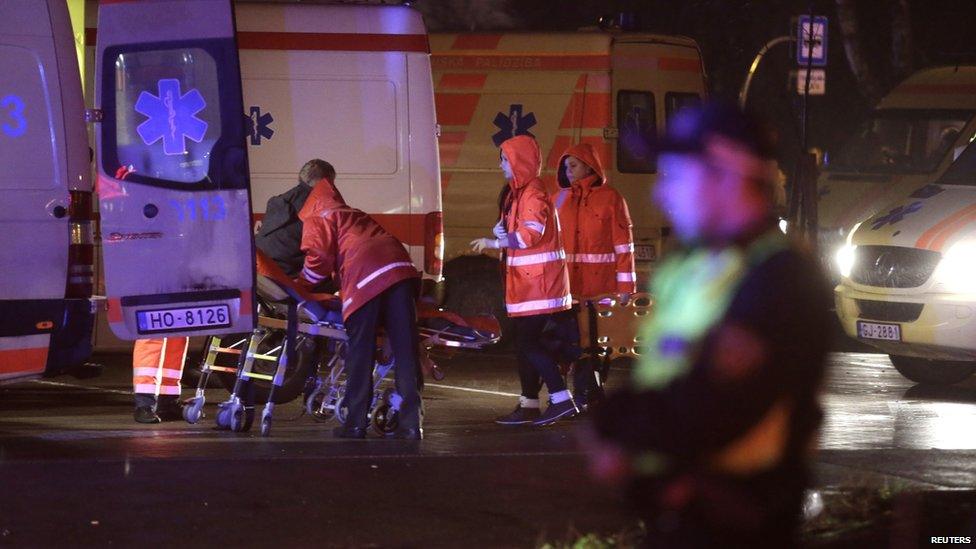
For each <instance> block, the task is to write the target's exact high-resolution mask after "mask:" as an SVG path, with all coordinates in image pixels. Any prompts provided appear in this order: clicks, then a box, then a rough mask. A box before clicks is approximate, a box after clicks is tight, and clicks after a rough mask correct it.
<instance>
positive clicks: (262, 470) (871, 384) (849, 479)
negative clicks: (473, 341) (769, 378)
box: [0, 351, 976, 547]
mask: <svg viewBox="0 0 976 549" xmlns="http://www.w3.org/2000/svg"><path fill="white" fill-rule="evenodd" d="M97 358H98V359H99V360H100V361H101V362H103V363H105V364H106V368H105V372H104V374H103V375H102V377H100V378H96V379H92V380H87V381H78V380H75V379H73V378H70V377H67V378H57V379H54V380H45V381H35V382H26V383H20V384H15V385H8V386H3V387H0V494H3V496H2V497H0V545H12V546H53V545H59V546H64V545H66V544H67V545H71V546H122V547H131V546H137V545H138V546H162V545H173V544H177V543H178V544H179V545H183V546H187V545H189V546H204V545H213V544H217V543H220V544H232V545H234V546H257V545H267V544H275V545H277V546H287V547H292V546H301V547H304V546H311V545H313V544H314V545H316V546H326V547H329V546H377V547H378V546H383V547H457V546H477V547H482V546H491V547H531V546H534V545H536V544H537V543H538V542H539V541H540V540H559V539H566V538H567V537H568V536H569V533H570V532H572V531H578V532H590V531H599V532H616V531H620V530H622V529H624V528H628V527H630V526H632V525H633V524H634V518H633V517H632V516H630V514H629V513H628V512H627V510H626V508H625V506H624V505H623V503H622V500H621V498H620V496H619V494H618V493H617V492H616V491H614V490H613V489H610V488H607V487H603V486H598V485H595V484H593V483H591V482H590V481H589V480H588V479H587V478H586V473H585V469H584V461H583V457H582V455H581V453H580V450H579V448H577V446H576V443H575V437H574V430H575V427H576V425H578V421H567V422H564V423H561V424H558V425H556V426H553V427H550V428H545V429H531V428H514V429H513V428H503V427H499V426H496V425H494V424H493V423H491V420H492V418H494V417H495V416H496V415H499V414H501V413H504V412H508V411H509V410H510V409H511V408H512V407H513V406H514V403H515V399H516V396H515V395H516V393H517V380H516V377H515V374H514V371H513V358H512V356H511V355H509V354H506V353H502V352H497V351H496V352H493V353H480V354H475V353H464V354H460V355H458V356H456V357H454V358H453V359H450V360H444V361H441V362H440V364H441V366H442V367H443V369H444V370H445V372H446V373H447V377H446V378H445V379H444V380H442V381H440V382H431V383H429V384H428V388H427V390H426V392H425V395H424V398H425V403H426V408H427V420H426V421H427V424H426V435H427V437H426V440H424V441H422V442H409V441H388V440H380V439H376V438H374V439H371V440H366V441H343V440H334V439H332V437H331V429H332V427H333V426H334V424H333V423H318V422H316V421H314V420H312V419H311V418H309V417H307V416H305V417H299V415H298V414H299V407H298V405H297V403H292V404H289V405H285V406H281V407H279V408H278V411H277V414H276V423H275V425H274V432H273V436H272V437H271V438H262V437H260V436H259V435H258V434H257V433H249V434H234V433H229V432H222V431H216V430H214V428H213V419H212V418H213V415H214V403H216V402H217V401H219V400H222V399H224V398H226V392H225V391H222V390H220V389H213V390H210V391H208V407H207V412H208V414H209V416H210V417H209V418H207V419H205V420H203V422H201V423H200V424H198V425H188V424H186V423H183V422H174V423H166V424H162V425H158V426H140V425H137V424H135V423H134V422H133V421H132V419H131V394H130V393H129V390H130V385H129V383H130V378H129V376H130V370H129V369H128V368H127V366H126V361H127V357H123V356H103V357H97ZM625 374H626V372H623V371H617V372H615V373H614V374H613V378H611V382H619V381H620V380H621V379H622V378H623V377H625ZM611 384H613V383H611ZM188 393H189V391H186V392H185V393H184V394H185V395H187V394H188ZM824 403H825V407H826V410H827V419H826V423H825V425H824V428H823V431H822V435H821V440H820V448H821V451H820V452H819V454H818V456H817V459H816V468H815V472H816V477H817V485H818V486H819V487H821V488H827V489H829V488H836V487H844V486H864V485H888V486H896V487H910V488H920V489H972V488H974V487H976V379H971V380H970V381H968V382H966V383H964V384H961V385H957V386H954V387H949V388H938V389H929V388H924V387H921V386H913V384H912V383H911V382H908V381H907V380H904V379H903V378H901V376H899V375H898V373H897V372H895V371H894V369H893V368H892V367H891V365H890V363H889V362H888V360H887V358H886V357H885V356H884V355H876V354H867V353H835V354H832V355H831V356H830V377H829V383H828V386H827V391H826V394H825V396H824Z"/></svg>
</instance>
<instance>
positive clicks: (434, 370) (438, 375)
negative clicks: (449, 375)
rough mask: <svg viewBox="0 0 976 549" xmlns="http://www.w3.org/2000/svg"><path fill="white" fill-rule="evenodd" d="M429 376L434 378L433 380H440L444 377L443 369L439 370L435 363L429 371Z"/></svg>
mask: <svg viewBox="0 0 976 549" xmlns="http://www.w3.org/2000/svg"><path fill="white" fill-rule="evenodd" d="M430 377H432V378H434V381H440V380H442V379H444V370H441V369H440V368H439V367H438V366H437V365H436V364H435V365H434V367H433V368H432V369H431V371H430Z"/></svg>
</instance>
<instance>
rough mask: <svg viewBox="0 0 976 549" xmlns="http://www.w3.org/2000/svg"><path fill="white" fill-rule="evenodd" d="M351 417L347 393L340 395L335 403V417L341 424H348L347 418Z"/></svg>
mask: <svg viewBox="0 0 976 549" xmlns="http://www.w3.org/2000/svg"><path fill="white" fill-rule="evenodd" d="M348 417H349V408H347V407H346V397H345V395H343V396H341V397H339V399H338V400H336V403H335V418H336V420H337V421H338V422H339V423H340V424H341V425H345V424H346V419H347V418H348Z"/></svg>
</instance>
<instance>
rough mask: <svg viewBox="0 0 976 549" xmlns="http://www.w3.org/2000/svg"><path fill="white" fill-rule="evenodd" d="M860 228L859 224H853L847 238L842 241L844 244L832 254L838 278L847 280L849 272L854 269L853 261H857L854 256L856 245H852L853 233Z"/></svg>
mask: <svg viewBox="0 0 976 549" xmlns="http://www.w3.org/2000/svg"><path fill="white" fill-rule="evenodd" d="M860 226H861V224H860V223H856V224H854V226H853V227H851V230H850V231H848V233H847V238H845V239H844V244H843V245H842V246H841V247H840V248H837V251H836V252H835V253H834V263H835V264H836V265H837V271H838V272H839V273H840V276H842V277H844V278H848V277H850V276H851V270H853V269H854V261H855V260H856V259H857V255H856V254H855V252H856V250H857V245H856V244H854V243H853V239H854V233H855V232H856V231H857V229H858V228H859V227H860Z"/></svg>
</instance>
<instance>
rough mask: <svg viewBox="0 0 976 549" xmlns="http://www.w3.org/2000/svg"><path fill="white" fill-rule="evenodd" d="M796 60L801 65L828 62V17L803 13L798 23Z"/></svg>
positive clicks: (815, 64)
mask: <svg viewBox="0 0 976 549" xmlns="http://www.w3.org/2000/svg"><path fill="white" fill-rule="evenodd" d="M796 36H797V37H798V38H799V39H798V40H797V43H796V62H797V63H798V64H799V65H801V66H804V67H805V66H807V65H811V66H814V67H823V66H825V65H826V64H827V18H826V17H824V16H822V15H814V16H812V17H811V16H809V15H801V16H800V17H799V19H798V20H797V24H796Z"/></svg>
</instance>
